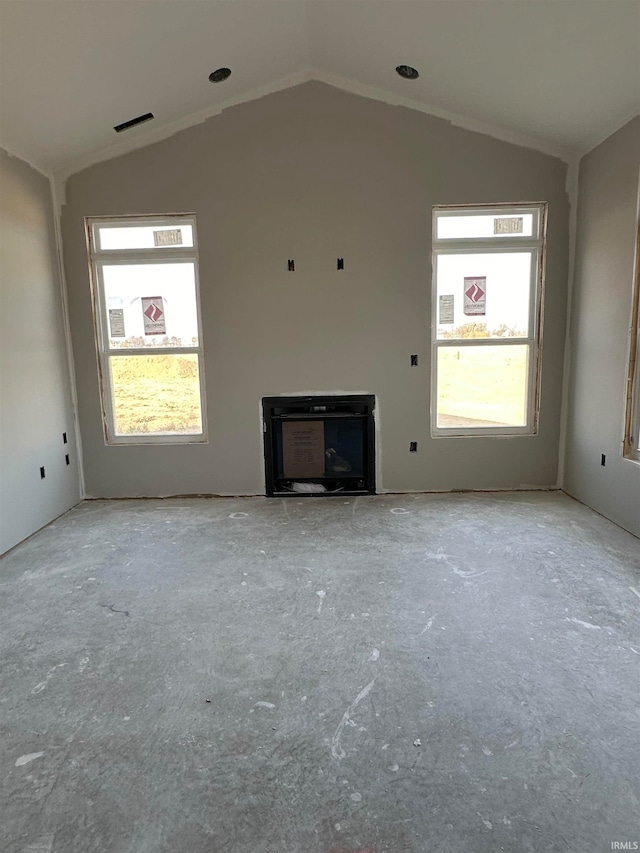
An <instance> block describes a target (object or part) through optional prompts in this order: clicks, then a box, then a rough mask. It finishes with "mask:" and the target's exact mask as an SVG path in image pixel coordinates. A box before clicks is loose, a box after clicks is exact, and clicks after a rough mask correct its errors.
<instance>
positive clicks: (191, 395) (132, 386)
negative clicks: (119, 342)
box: [110, 354, 202, 435]
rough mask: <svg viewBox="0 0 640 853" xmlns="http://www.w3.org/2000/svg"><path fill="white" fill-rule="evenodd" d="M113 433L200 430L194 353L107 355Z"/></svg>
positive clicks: (184, 433) (184, 432)
mask: <svg viewBox="0 0 640 853" xmlns="http://www.w3.org/2000/svg"><path fill="white" fill-rule="evenodd" d="M110 369H111V387H112V394H113V412H114V420H115V427H116V435H148V434H151V435H163V434H179V435H189V434H191V435H192V434H197V433H201V432H202V418H201V415H200V383H199V376H198V356H197V355H190V354H189V355H176V354H167V355H132V356H115V357H114V356H112V357H111V359H110Z"/></svg>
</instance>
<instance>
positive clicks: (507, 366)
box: [437, 344, 529, 429]
mask: <svg viewBox="0 0 640 853" xmlns="http://www.w3.org/2000/svg"><path fill="white" fill-rule="evenodd" d="M528 357H529V346H528V345H527V344H524V345H514V346H503V345H500V344H497V345H495V346H491V345H488V346H465V347H442V346H441V347H439V348H438V365H437V367H438V395H437V426H438V427H439V428H445V429H446V428H452V427H464V428H465V429H468V428H473V427H478V428H481V427H485V428H486V427H505V426H511V427H515V426H526V423H527V375H528Z"/></svg>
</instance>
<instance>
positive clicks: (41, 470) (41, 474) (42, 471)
mask: <svg viewBox="0 0 640 853" xmlns="http://www.w3.org/2000/svg"><path fill="white" fill-rule="evenodd" d="M46 476H47V475H46V474H45V470H44V465H42V466H41V467H40V479H41V480H44V478H45V477H46Z"/></svg>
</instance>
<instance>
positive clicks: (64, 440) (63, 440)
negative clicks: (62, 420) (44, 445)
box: [62, 432, 69, 444]
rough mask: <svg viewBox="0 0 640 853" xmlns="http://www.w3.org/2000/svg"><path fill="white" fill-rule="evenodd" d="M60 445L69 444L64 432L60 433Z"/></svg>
mask: <svg viewBox="0 0 640 853" xmlns="http://www.w3.org/2000/svg"><path fill="white" fill-rule="evenodd" d="M62 443H63V444H68V443H69V442H68V441H67V434H66V432H63V433H62Z"/></svg>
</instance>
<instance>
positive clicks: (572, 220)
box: [556, 157, 580, 489]
mask: <svg viewBox="0 0 640 853" xmlns="http://www.w3.org/2000/svg"><path fill="white" fill-rule="evenodd" d="M579 174H580V160H579V158H577V157H576V158H575V159H574V160H573V162H572V163H570V164H569V168H568V170H567V195H568V196H569V270H568V276H567V320H566V331H565V337H564V359H563V365H562V399H561V402H560V436H559V439H558V476H557V477H556V488H558V489H563V488H564V474H565V462H566V455H567V431H568V426H569V391H570V388H571V321H572V319H573V318H572V307H573V301H572V300H573V285H574V280H575V267H576V242H577V241H576V237H577V229H578V189H579V183H578V178H579Z"/></svg>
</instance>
